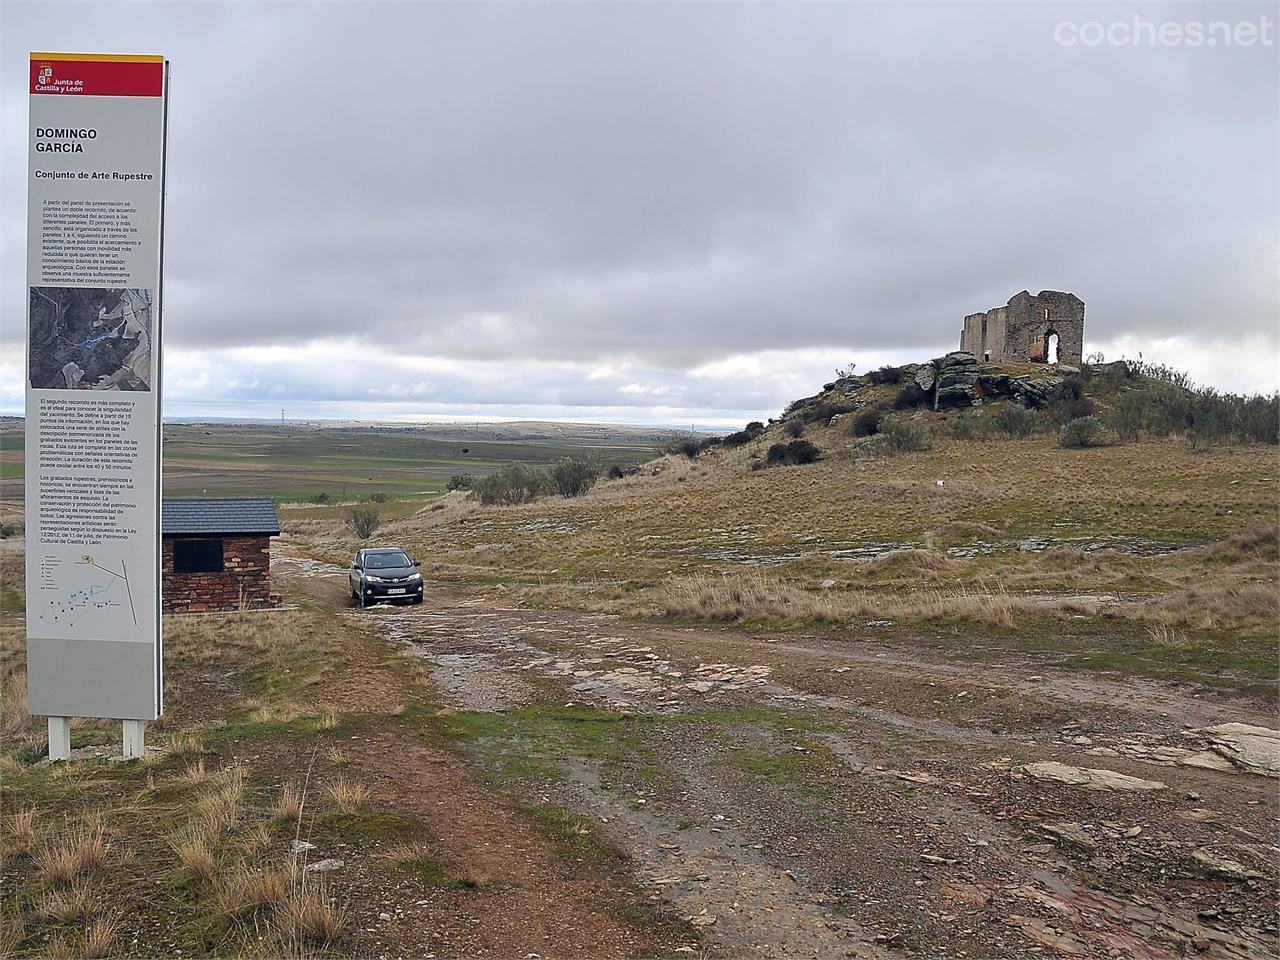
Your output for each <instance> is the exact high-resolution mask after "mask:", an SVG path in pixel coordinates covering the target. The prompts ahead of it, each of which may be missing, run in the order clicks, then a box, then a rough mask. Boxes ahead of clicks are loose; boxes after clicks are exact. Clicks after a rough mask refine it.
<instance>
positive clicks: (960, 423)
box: [947, 417, 979, 440]
mask: <svg viewBox="0 0 1280 960" xmlns="http://www.w3.org/2000/svg"><path fill="white" fill-rule="evenodd" d="M947 426H948V427H950V429H951V436H952V437H953V438H954V439H956V440H977V439H978V435H979V423H978V420H977V418H976V417H952V418H951V419H950V420H949V421H948V422H947Z"/></svg>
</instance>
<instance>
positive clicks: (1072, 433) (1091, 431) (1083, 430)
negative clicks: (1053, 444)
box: [1058, 417, 1102, 448]
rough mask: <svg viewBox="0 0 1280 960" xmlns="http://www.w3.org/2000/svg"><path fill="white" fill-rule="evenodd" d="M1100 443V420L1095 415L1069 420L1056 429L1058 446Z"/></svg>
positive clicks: (1095, 444)
mask: <svg viewBox="0 0 1280 960" xmlns="http://www.w3.org/2000/svg"><path fill="white" fill-rule="evenodd" d="M1101 443H1102V421H1101V420H1099V419H1098V418H1097V417H1079V418H1078V419H1075V420H1069V421H1067V422H1066V423H1065V424H1063V425H1062V429H1061V430H1059V431H1058V446H1060V447H1077V448H1078V447H1096V446H1098V445H1099V444H1101Z"/></svg>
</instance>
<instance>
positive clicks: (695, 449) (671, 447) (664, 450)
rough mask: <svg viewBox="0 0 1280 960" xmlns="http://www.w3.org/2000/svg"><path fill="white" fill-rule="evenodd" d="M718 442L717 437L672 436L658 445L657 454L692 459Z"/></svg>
mask: <svg viewBox="0 0 1280 960" xmlns="http://www.w3.org/2000/svg"><path fill="white" fill-rule="evenodd" d="M719 443H720V438H719V437H691V436H673V437H671V438H670V439H669V440H666V441H665V442H663V443H662V444H661V445H660V446H659V447H658V455H659V456H666V455H672V456H677V457H688V458H689V459H690V460H693V459H695V458H696V457H697V456H698V454H700V453H702V451H703V450H706V449H707V448H708V447H714V446H717V445H718V444H719Z"/></svg>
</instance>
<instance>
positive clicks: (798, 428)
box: [782, 420, 808, 439]
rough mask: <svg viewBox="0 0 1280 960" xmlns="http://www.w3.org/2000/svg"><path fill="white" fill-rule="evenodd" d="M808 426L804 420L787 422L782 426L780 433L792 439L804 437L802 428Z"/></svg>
mask: <svg viewBox="0 0 1280 960" xmlns="http://www.w3.org/2000/svg"><path fill="white" fill-rule="evenodd" d="M807 425H808V424H807V423H806V422H805V421H804V420H788V421H787V422H786V423H785V424H783V426H782V432H783V433H785V434H786V435H787V436H788V437H791V438H792V439H794V438H796V437H800V436H803V435H804V428H805V427H806V426H807Z"/></svg>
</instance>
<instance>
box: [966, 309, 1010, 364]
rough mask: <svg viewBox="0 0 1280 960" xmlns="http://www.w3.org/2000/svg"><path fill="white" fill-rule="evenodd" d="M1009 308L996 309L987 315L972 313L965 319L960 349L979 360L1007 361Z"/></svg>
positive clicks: (986, 313)
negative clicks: (1006, 337) (1006, 331)
mask: <svg viewBox="0 0 1280 960" xmlns="http://www.w3.org/2000/svg"><path fill="white" fill-rule="evenodd" d="M1008 312H1009V308H1008V307H994V308H992V309H991V310H988V311H986V312H985V313H971V314H969V316H967V317H965V318H964V331H963V332H962V333H961V335H960V349H961V350H964V351H967V352H968V353H972V354H973V355H974V356H975V357H977V358H978V359H979V360H1004V359H1005V328H1006V322H1007V318H1008Z"/></svg>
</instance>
